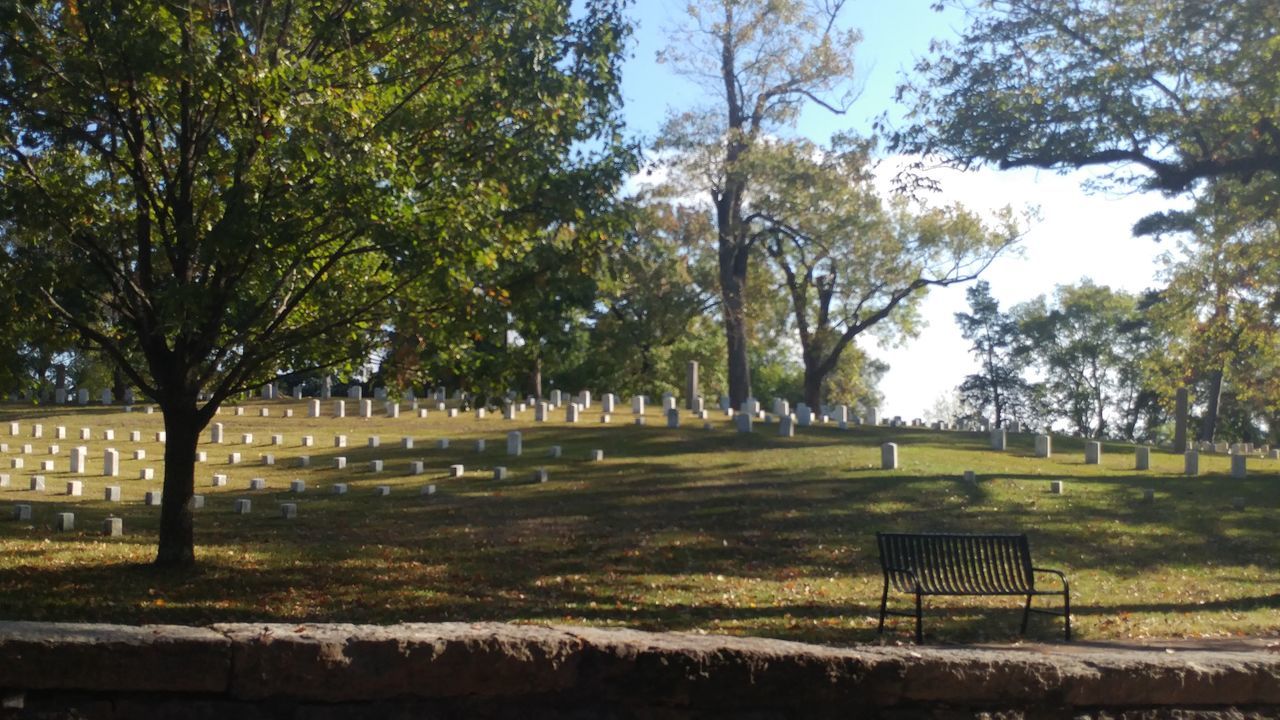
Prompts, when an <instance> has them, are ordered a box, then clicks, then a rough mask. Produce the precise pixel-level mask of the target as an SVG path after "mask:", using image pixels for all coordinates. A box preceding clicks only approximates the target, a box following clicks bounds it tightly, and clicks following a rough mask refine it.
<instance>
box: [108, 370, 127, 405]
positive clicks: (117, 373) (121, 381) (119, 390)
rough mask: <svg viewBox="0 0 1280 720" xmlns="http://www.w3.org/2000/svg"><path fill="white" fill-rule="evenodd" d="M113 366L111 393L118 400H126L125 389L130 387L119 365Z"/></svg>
mask: <svg viewBox="0 0 1280 720" xmlns="http://www.w3.org/2000/svg"><path fill="white" fill-rule="evenodd" d="M111 368H112V370H111V394H112V395H113V396H114V397H115V400H116V402H124V395H125V390H127V389H128V387H129V386H128V382H127V381H126V379H125V376H124V372H123V371H121V370H120V367H119V366H117V365H114V364H113V365H112V366H111Z"/></svg>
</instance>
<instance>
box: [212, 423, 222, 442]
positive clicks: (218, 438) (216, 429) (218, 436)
mask: <svg viewBox="0 0 1280 720" xmlns="http://www.w3.org/2000/svg"><path fill="white" fill-rule="evenodd" d="M209 442H211V443H213V444H214V445H221V444H222V423H214V424H213V425H212V426H210V428H209Z"/></svg>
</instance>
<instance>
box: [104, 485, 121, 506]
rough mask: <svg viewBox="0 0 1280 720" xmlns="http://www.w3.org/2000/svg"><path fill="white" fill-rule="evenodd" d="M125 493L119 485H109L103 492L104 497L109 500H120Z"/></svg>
mask: <svg viewBox="0 0 1280 720" xmlns="http://www.w3.org/2000/svg"><path fill="white" fill-rule="evenodd" d="M122 497H124V494H123V493H121V492H120V486H119V485H108V486H107V487H106V488H105V489H104V490H103V492H102V499H103V500H106V501H107V502H120V500H121V498H122Z"/></svg>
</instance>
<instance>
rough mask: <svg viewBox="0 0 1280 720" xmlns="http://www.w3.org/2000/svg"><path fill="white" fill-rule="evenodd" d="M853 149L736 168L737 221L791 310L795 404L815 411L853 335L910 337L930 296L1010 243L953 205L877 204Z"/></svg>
mask: <svg viewBox="0 0 1280 720" xmlns="http://www.w3.org/2000/svg"><path fill="white" fill-rule="evenodd" d="M867 150H868V147H867V144H866V143H864V142H859V141H856V140H851V139H848V138H837V139H836V140H835V141H833V146H832V147H831V148H830V149H827V148H821V147H818V146H816V145H814V144H813V143H809V142H806V141H801V140H796V141H768V142H765V141H761V142H758V143H757V146H756V147H755V149H754V150H753V151H752V155H751V157H750V158H749V159H747V160H746V161H745V163H744V164H745V166H746V167H747V168H749V170H750V173H751V175H752V177H753V178H754V179H755V182H754V191H753V193H752V197H751V201H750V204H749V206H748V207H749V210H750V214H749V215H748V216H747V220H748V222H749V227H750V228H751V229H752V230H753V233H752V234H751V235H749V236H748V238H749V239H750V240H751V241H752V242H753V243H758V244H759V245H760V247H761V248H763V250H764V252H765V254H766V255H767V256H768V257H769V259H770V261H771V262H772V264H773V266H774V267H775V268H776V271H777V273H778V275H779V276H780V284H781V286H782V288H783V289H784V291H785V292H786V294H787V296H788V298H789V299H790V301H791V312H792V319H793V322H794V324H795V329H796V332H797V334H798V336H799V340H800V352H801V359H802V361H803V363H804V401H805V403H807V404H808V405H810V406H811V407H815V408H816V407H820V405H821V404H822V403H823V402H824V400H825V398H824V393H823V390H824V387H825V384H826V380H827V377H828V376H829V375H830V374H831V373H832V371H833V370H835V368H836V367H837V366H838V365H839V363H840V358H841V355H842V354H843V353H844V351H845V350H846V349H847V348H848V347H849V345H850V344H851V343H853V342H854V340H855V339H856V338H857V337H858V336H859V335H860V334H862V333H864V332H867V331H869V330H872V329H873V328H874V329H876V330H879V331H880V332H881V333H882V334H885V335H896V334H902V335H906V336H911V335H914V334H915V331H916V330H915V323H914V320H915V312H914V310H915V306H916V305H917V304H918V303H919V302H920V300H922V299H923V297H924V295H925V292H926V291H927V289H928V288H930V287H945V286H947V285H952V284H955V283H961V282H967V281H969V280H973V279H974V278H976V277H977V276H978V274H979V273H981V272H982V271H983V270H985V269H986V268H987V266H988V265H990V264H991V262H992V261H993V260H994V259H995V258H996V257H997V256H998V255H999V254H1000V253H1001V252H1002V251H1004V250H1005V249H1006V248H1008V247H1009V246H1010V245H1011V244H1013V243H1014V242H1015V241H1016V240H1017V239H1018V237H1019V236H1020V234H1021V231H1020V230H1019V229H1018V227H1017V224H1016V223H1015V222H1014V220H1013V218H1012V216H1011V213H1009V212H1008V211H1007V210H1006V211H1005V213H1004V214H1003V215H1002V216H1001V217H999V218H998V219H997V220H996V222H995V223H994V225H992V224H988V223H987V222H985V221H984V220H983V219H982V218H980V217H979V216H978V215H976V214H975V213H971V212H968V211H966V210H965V209H964V208H962V207H960V206H958V205H953V206H950V207H946V208H933V209H926V208H919V207H915V206H913V205H912V204H911V203H910V202H908V201H906V200H904V199H897V200H895V201H893V202H890V203H885V202H882V201H881V199H880V197H879V196H878V195H877V194H876V191H875V188H874V187H873V186H872V183H871V179H872V178H871V174H870V173H869V171H868V170H867V156H866V153H867Z"/></svg>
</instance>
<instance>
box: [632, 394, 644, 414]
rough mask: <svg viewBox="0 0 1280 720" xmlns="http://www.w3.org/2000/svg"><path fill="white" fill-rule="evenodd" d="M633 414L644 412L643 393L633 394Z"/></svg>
mask: <svg viewBox="0 0 1280 720" xmlns="http://www.w3.org/2000/svg"><path fill="white" fill-rule="evenodd" d="M631 414H632V415H643V414H644V396H643V395H632V396H631Z"/></svg>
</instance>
